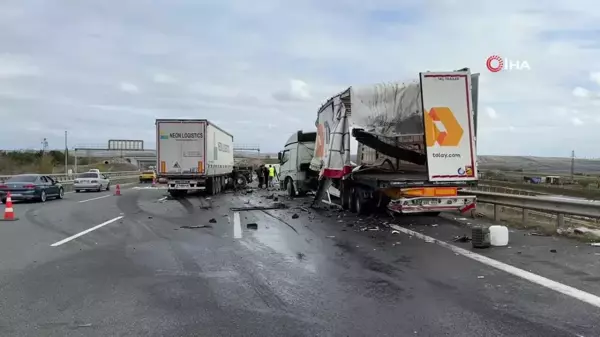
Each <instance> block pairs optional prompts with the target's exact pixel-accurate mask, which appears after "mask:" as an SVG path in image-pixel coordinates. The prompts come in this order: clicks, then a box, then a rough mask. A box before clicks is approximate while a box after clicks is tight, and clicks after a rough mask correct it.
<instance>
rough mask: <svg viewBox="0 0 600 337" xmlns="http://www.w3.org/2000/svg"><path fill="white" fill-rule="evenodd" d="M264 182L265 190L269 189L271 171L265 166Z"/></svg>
mask: <svg viewBox="0 0 600 337" xmlns="http://www.w3.org/2000/svg"><path fill="white" fill-rule="evenodd" d="M262 169H263V181H264V182H265V188H269V169H268V168H267V166H266V165H263V167H262Z"/></svg>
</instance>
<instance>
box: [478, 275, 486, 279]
mask: <svg viewBox="0 0 600 337" xmlns="http://www.w3.org/2000/svg"><path fill="white" fill-rule="evenodd" d="M477 278H478V279H482V278H485V276H482V275H479V276H477Z"/></svg>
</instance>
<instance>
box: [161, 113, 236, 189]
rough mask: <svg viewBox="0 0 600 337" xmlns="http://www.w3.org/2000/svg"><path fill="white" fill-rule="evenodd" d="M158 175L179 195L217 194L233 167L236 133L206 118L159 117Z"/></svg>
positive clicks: (225, 183) (225, 184) (223, 186)
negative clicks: (228, 131)
mask: <svg viewBox="0 0 600 337" xmlns="http://www.w3.org/2000/svg"><path fill="white" fill-rule="evenodd" d="M156 147H157V151H156V152H157V163H156V167H157V177H158V179H161V180H162V181H166V185H167V190H168V192H169V193H170V194H171V195H172V196H174V197H176V196H183V195H186V194H187V193H188V192H201V191H203V192H205V193H207V194H209V195H214V194H217V193H219V192H221V191H222V190H224V189H225V187H226V186H227V184H228V180H229V178H231V173H232V171H233V165H234V164H233V136H232V135H231V134H229V133H227V132H226V131H224V130H223V129H221V128H219V127H218V126H216V125H215V124H213V123H211V122H209V121H208V120H206V119H157V120H156Z"/></svg>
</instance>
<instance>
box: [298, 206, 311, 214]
mask: <svg viewBox="0 0 600 337" xmlns="http://www.w3.org/2000/svg"><path fill="white" fill-rule="evenodd" d="M300 210H302V211H304V212H308V213H310V210H309V209H308V208H306V207H300Z"/></svg>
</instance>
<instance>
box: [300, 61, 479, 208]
mask: <svg viewBox="0 0 600 337" xmlns="http://www.w3.org/2000/svg"><path fill="white" fill-rule="evenodd" d="M477 95H478V74H471V73H470V71H469V69H467V68H465V69H462V70H459V71H451V72H422V73H420V74H419V79H418V80H416V81H413V82H404V83H382V84H377V85H374V86H368V87H350V88H348V89H346V90H344V91H343V92H341V93H339V94H337V95H335V96H333V97H331V98H330V99H329V100H328V101H327V102H326V103H325V104H323V105H322V106H321V107H320V109H319V111H318V115H317V122H316V126H317V138H316V146H315V151H314V156H313V159H312V161H311V165H310V168H311V169H312V170H314V171H316V172H319V186H318V188H317V192H316V199H315V201H319V202H320V201H324V202H326V203H337V204H339V205H340V206H342V208H344V209H350V210H351V211H353V212H357V213H359V214H368V213H369V212H371V211H372V210H374V209H375V208H382V209H385V210H387V211H391V212H395V213H429V214H438V213H439V212H443V211H456V210H459V211H462V212H465V211H467V210H469V209H471V208H473V207H474V206H475V202H476V198H475V196H472V195H468V194H467V195H464V194H462V193H461V194H460V195H459V193H458V191H459V190H460V189H463V188H466V187H468V186H471V185H475V184H477V179H478V178H477V152H476V115H477ZM351 137H352V138H353V139H354V140H355V141H356V142H357V144H358V148H357V155H356V165H354V164H353V163H352V162H351V152H350V141H351Z"/></svg>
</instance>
